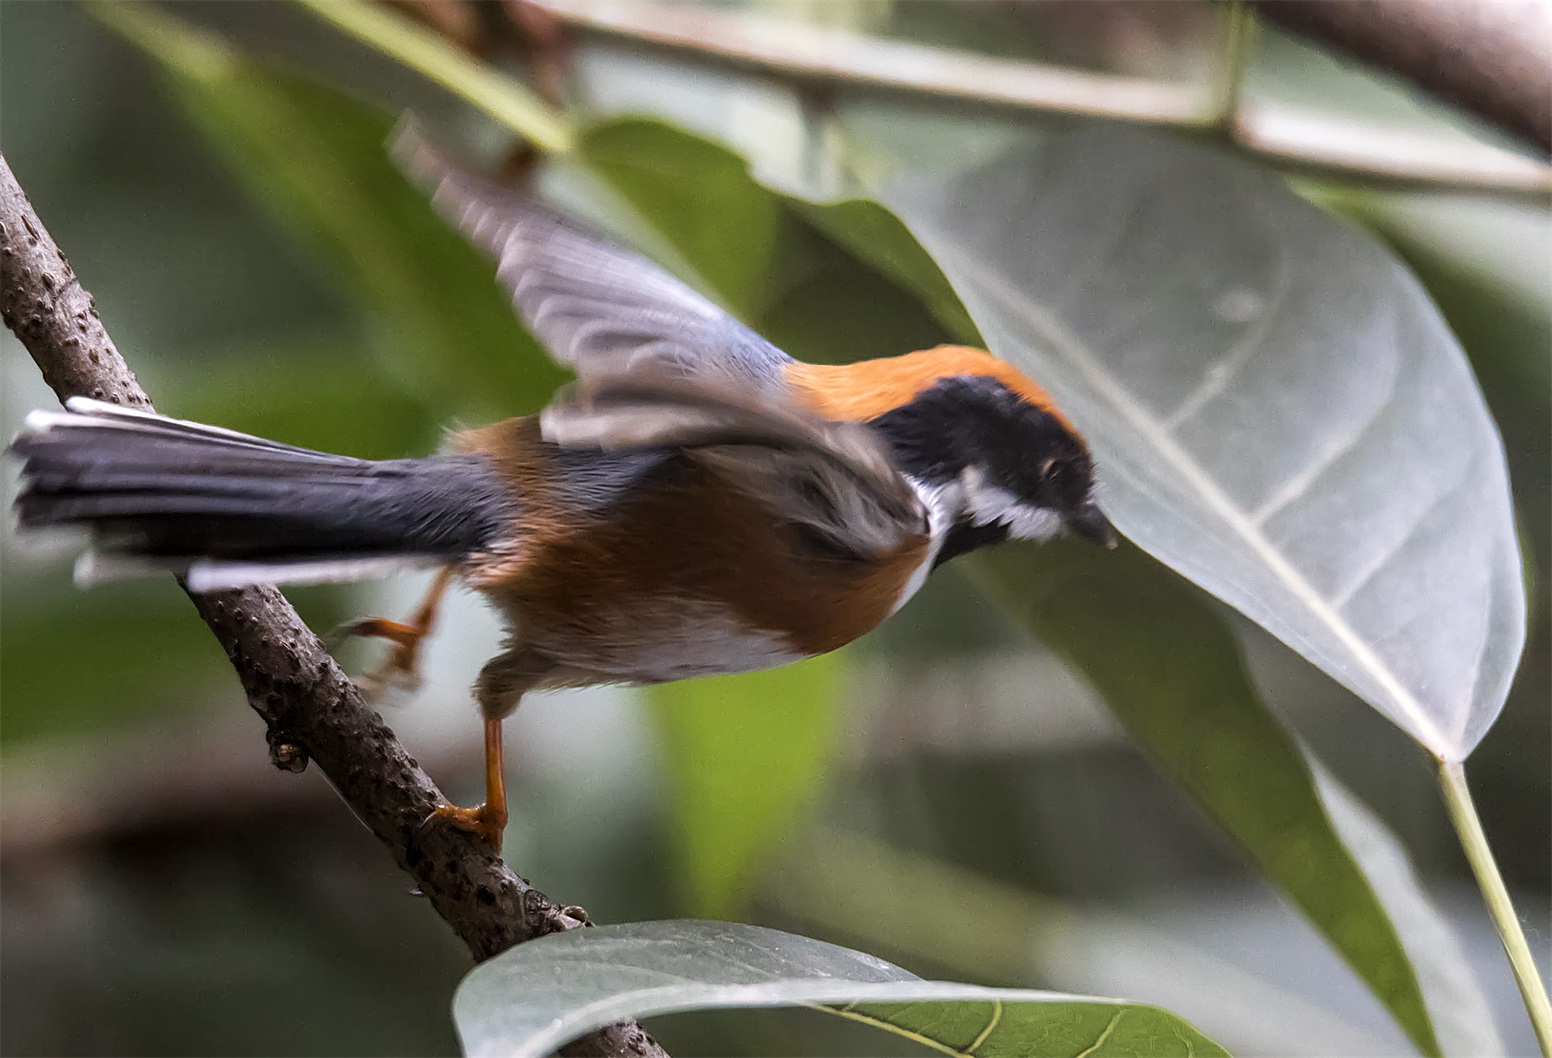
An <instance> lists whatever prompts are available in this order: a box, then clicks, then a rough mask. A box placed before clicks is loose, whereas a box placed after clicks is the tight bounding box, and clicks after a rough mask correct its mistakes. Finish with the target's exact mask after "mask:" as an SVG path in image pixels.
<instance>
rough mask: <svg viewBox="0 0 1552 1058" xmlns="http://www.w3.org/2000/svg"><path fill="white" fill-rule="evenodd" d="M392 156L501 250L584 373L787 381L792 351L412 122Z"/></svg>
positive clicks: (502, 265)
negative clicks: (464, 158) (656, 372)
mask: <svg viewBox="0 0 1552 1058" xmlns="http://www.w3.org/2000/svg"><path fill="white" fill-rule="evenodd" d="M395 156H396V157H397V158H398V159H399V164H400V165H401V166H402V167H403V168H404V170H405V171H406V172H407V173H408V174H409V175H410V177H411V178H412V179H414V180H415V181H416V182H417V183H419V184H421V185H422V186H424V187H426V188H427V189H428V190H429V191H430V192H431V194H432V201H433V203H434V204H435V205H436V207H437V208H438V209H439V210H440V211H441V212H442V213H443V215H444V216H446V217H447V218H448V219H449V220H450V221H451V222H452V223H454V224H455V225H457V227H458V228H459V230H460V231H462V232H463V233H464V235H465V236H467V237H468V238H469V239H470V240H471V241H472V242H474V243H475V244H476V245H478V246H480V247H482V248H484V249H485V250H487V251H488V252H490V253H491V254H492V255H494V256H495V258H496V261H497V271H496V275H497V278H498V279H499V280H500V282H501V284H502V285H503V286H504V287H505V288H506V289H507V291H508V292H509V293H510V294H511V296H512V302H513V304H514V306H515V307H516V308H517V310H518V313H519V314H520V315H521V316H522V318H523V319H524V321H525V322H526V323H527V324H528V327H529V329H530V330H532V331H533V333H534V334H535V335H536V336H537V337H538V338H539V340H540V341H542V342H543V343H544V344H545V346H546V347H547V348H548V349H549V350H550V353H551V355H553V356H554V357H555V358H556V359H557V360H560V361H562V362H564V363H566V364H569V365H571V366H572V367H573V368H574V369H575V370H576V371H577V373H578V375H581V376H583V377H586V376H588V375H590V374H593V373H595V372H599V371H606V372H609V373H611V374H620V373H623V372H625V371H627V370H632V369H634V368H635V367H637V366H638V365H647V364H651V365H657V366H663V367H669V368H671V369H673V370H674V371H675V372H676V373H678V374H682V375H684V376H687V377H689V376H696V375H704V376H709V377H720V378H722V379H725V380H726V381H728V382H730V383H733V384H741V385H750V384H754V385H756V386H757V387H759V388H762V389H767V388H769V389H775V388H779V387H780V385H781V368H782V365H783V364H785V363H787V362H789V361H790V360H791V358H790V357H789V356H787V354H786V353H783V352H782V351H781V350H780V349H778V348H776V347H775V346H774V345H772V344H771V343H770V342H767V341H766V340H765V339H764V338H761V337H760V336H759V335H758V334H756V333H755V332H754V331H752V330H750V329H749V328H748V327H746V326H744V325H743V324H742V323H739V322H738V321H737V320H735V319H734V318H733V317H732V316H730V315H728V314H727V313H726V312H725V311H723V310H722V309H721V308H719V307H718V306H717V305H715V304H713V303H712V302H711V301H709V300H708V299H706V298H705V297H703V296H702V295H701V294H699V293H697V292H696V291H695V290H693V289H691V288H690V287H689V286H687V285H686V284H684V283H682V282H680V281H679V280H678V279H675V278H674V277H673V276H671V275H669V274H668V273H667V272H665V271H663V270H662V269H661V268H659V267H658V266H657V265H655V264H653V263H651V262H650V261H648V260H646V259H645V258H643V257H641V256H640V255H638V254H635V253H632V252H631V251H629V250H625V249H623V248H621V247H619V246H616V245H615V244H614V243H612V242H610V241H609V240H608V239H607V238H605V237H603V236H600V235H597V234H594V233H592V232H589V231H587V230H585V229H584V228H583V227H582V226H581V225H579V224H577V223H576V222H574V221H572V220H569V219H568V218H565V217H563V216H561V215H560V214H558V213H556V212H554V211H553V210H550V209H548V208H546V207H545V206H543V205H541V204H539V203H538V202H537V201H535V200H534V199H532V198H530V197H528V196H525V195H521V194H518V193H515V192H513V191H509V190H507V189H506V188H503V187H499V186H497V185H495V184H492V183H490V182H488V181H486V180H483V179H481V178H480V177H477V176H475V175H473V174H472V173H469V172H466V171H465V170H463V169H460V168H458V167H457V166H455V165H453V164H452V163H451V162H449V161H447V159H445V158H443V157H442V156H441V155H440V154H438V153H437V152H436V151H435V150H434V149H433V148H431V147H430V146H429V145H428V144H427V143H426V142H425V140H424V139H423V138H422V137H421V135H420V134H419V132H418V131H417V130H416V129H415V128H414V126H413V125H412V124H408V123H406V125H405V126H404V127H403V128H402V129H401V131H400V133H399V135H398V137H397V140H396V142H395Z"/></svg>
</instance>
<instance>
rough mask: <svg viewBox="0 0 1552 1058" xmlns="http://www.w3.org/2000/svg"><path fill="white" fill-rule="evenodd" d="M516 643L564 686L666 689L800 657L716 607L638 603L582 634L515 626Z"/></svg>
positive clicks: (596, 618)
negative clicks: (551, 663)
mask: <svg viewBox="0 0 1552 1058" xmlns="http://www.w3.org/2000/svg"><path fill="white" fill-rule="evenodd" d="M520 626H521V628H522V638H523V640H524V641H525V642H526V643H530V644H532V645H533V646H534V647H535V648H536V649H537V650H539V651H540V652H542V653H543V654H544V655H545V656H547V657H549V658H552V659H554V660H555V661H556V662H557V663H558V664H559V666H560V667H561V670H562V673H561V682H566V683H581V682H588V683H667V682H670V681H672V680H682V679H688V678H690V677H692V676H721V675H727V674H730V673H735V672H752V671H754V670H756V669H769V668H775V667H776V666H778V665H787V664H790V663H791V662H794V661H801V660H803V658H805V657H807V656H808V655H806V654H804V653H802V652H800V651H797V650H795V649H793V647H792V645H791V643H789V642H788V641H787V639H786V637H785V636H782V635H781V634H779V633H776V632H770V631H766V630H763V629H756V628H750V627H748V626H747V625H745V624H744V623H743V622H741V621H740V620H739V619H738V617H737V615H736V614H734V613H733V612H732V611H731V610H730V609H728V608H727V607H725V606H723V605H722V604H720V603H716V602H712V601H709V600H700V599H682V598H681V599H674V598H656V599H645V600H642V601H641V602H639V603H637V604H635V605H633V606H630V607H628V608H626V607H622V608H619V609H616V610H613V611H612V612H610V613H608V614H594V615H593V619H592V620H590V621H589V622H588V623H587V627H585V628H581V627H575V626H569V625H567V624H562V625H559V626H553V627H543V626H537V625H535V624H534V623H533V622H532V621H531V620H530V621H526V622H525V621H521V620H520Z"/></svg>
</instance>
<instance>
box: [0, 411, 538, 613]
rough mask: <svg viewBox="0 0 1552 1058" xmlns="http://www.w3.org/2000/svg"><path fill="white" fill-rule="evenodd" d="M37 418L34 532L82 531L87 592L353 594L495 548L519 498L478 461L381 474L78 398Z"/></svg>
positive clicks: (420, 464)
mask: <svg viewBox="0 0 1552 1058" xmlns="http://www.w3.org/2000/svg"><path fill="white" fill-rule="evenodd" d="M66 408H67V410H66V411H63V412H46V411H38V412H33V413H32V414H31V415H29V416H28V417H27V427H26V430H25V431H24V432H23V433H22V435H21V436H20V437H18V438H17V439H16V441H15V442H14V443H13V444H12V445H11V449H10V450H11V452H12V453H13V454H15V455H18V456H20V457H21V458H22V460H23V463H22V491H21V494H20V496H19V497H18V498H17V501H16V511H17V517H18V521H19V524H20V525H21V526H22V528H24V529H40V528H49V527H61V526H63V527H68V526H84V527H86V528H87V529H89V530H90V532H91V535H92V542H93V546H94V550H93V551H92V552H90V553H88V554H87V555H85V556H83V558H82V561H81V563H80V564H79V565H77V567H76V576H77V579H78V580H88V581H89V580H94V579H104V578H107V577H113V576H118V575H124V574H127V573H135V572H144V571H147V570H152V569H170V570H173V571H175V572H178V573H181V574H183V575H184V576H186V577H187V578H188V582H189V587H190V588H192V589H193V590H195V591H214V590H218V589H222V588H231V587H240V586H242V585H246V584H254V583H270V582H293V583H294V582H317V581H333V580H356V579H360V578H362V577H368V576H375V575H379V574H381V573H383V572H386V571H388V570H390V569H393V568H395V567H402V566H414V565H439V564H442V563H446V562H450V561H455V560H456V559H458V558H460V557H462V556H464V555H467V554H470V553H471V552H475V551H479V550H482V549H484V548H486V547H488V546H489V545H490V544H491V543H492V542H493V541H494V540H495V539H497V538H498V537H499V536H500V535H501V533H502V531H503V528H504V526H506V525H508V524H510V513H511V511H510V507H511V503H512V498H511V495H510V493H509V492H508V491H507V490H505V489H503V488H502V486H501V484H500V482H499V481H498V480H497V479H496V477H495V474H494V472H493V471H492V469H491V467H490V465H489V463H488V462H487V461H486V460H485V459H484V458H483V457H481V456H477V455H463V456H433V457H431V458H429V459H395V460H388V461H384V462H376V461H372V460H366V459H352V458H349V457H346V456H335V455H327V454H325V453H323V452H313V451H309V450H308V449H305V448H293V447H291V446H289V445H282V444H276V443H275V442H273V441H265V440H262V439H261V438H257V437H250V436H248V435H246V434H240V433H234V432H232V431H230V430H222V429H219V428H217V427H213V426H202V425H200V424H198V423H190V422H183V421H182V420H179V419H168V418H165V417H163V416H160V415H153V414H150V413H148V412H140V411H130V410H128V409H126V408H121V407H119V406H118V405H115V404H104V403H102V402H100V401H94V400H87V399H84V398H80V397H73V398H71V399H70V400H69V401H68V402H66Z"/></svg>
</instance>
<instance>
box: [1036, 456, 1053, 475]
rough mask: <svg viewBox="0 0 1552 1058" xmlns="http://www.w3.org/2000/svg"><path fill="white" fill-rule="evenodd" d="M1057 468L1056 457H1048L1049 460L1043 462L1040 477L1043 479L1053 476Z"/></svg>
mask: <svg viewBox="0 0 1552 1058" xmlns="http://www.w3.org/2000/svg"><path fill="white" fill-rule="evenodd" d="M1055 466H1056V457H1055V456H1051V457H1048V458H1047V459H1045V460H1043V461H1042V462H1041V464H1040V476H1041V477H1042V478H1048V477H1050V476H1051V471H1052V470H1053V469H1054V468H1055Z"/></svg>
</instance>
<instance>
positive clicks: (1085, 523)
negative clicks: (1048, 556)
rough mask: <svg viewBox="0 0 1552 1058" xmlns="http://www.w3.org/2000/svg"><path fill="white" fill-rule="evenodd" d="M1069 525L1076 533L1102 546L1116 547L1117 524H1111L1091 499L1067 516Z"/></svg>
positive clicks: (1112, 548)
mask: <svg viewBox="0 0 1552 1058" xmlns="http://www.w3.org/2000/svg"><path fill="white" fill-rule="evenodd" d="M1066 522H1067V527H1068V528H1069V529H1071V530H1072V531H1073V532H1074V533H1075V534H1076V535H1078V536H1081V537H1082V538H1083V539H1085V540H1087V541H1089V542H1090V543H1094V544H1098V545H1100V546H1101V547H1105V548H1109V549H1111V550H1114V549H1115V546H1116V539H1117V538H1116V531H1115V526H1113V525H1111V524H1110V519H1109V518H1106V517H1105V515H1104V512H1102V511H1101V510H1100V509H1099V507H1098V506H1096V505H1095V504H1094V502H1093V501H1092V500H1091V501H1089V502H1088V503H1085V504H1084V505H1083V506H1081V507H1079V508H1078V509H1077V510H1075V511H1073V512H1072V513H1071V514H1069V515H1068V516H1067V518H1066Z"/></svg>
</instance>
